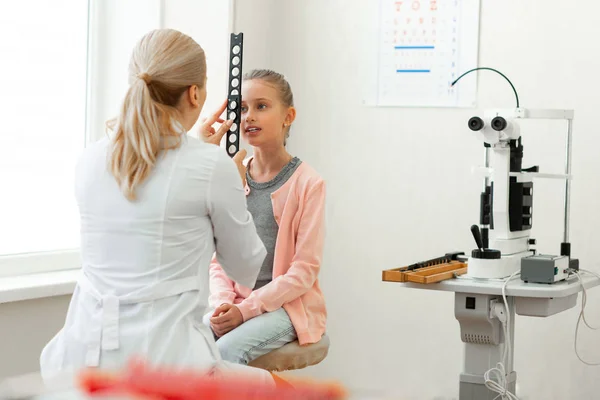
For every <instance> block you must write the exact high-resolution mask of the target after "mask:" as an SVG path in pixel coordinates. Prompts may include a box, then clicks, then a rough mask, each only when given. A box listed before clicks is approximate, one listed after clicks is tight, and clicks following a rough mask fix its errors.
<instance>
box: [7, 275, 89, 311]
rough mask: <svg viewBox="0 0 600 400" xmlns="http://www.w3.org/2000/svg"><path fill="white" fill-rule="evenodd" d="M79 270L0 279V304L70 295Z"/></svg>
mask: <svg viewBox="0 0 600 400" xmlns="http://www.w3.org/2000/svg"><path fill="white" fill-rule="evenodd" d="M80 273H81V270H80V269H71V270H66V271H52V272H45V273H36V274H29V275H21V276H11V277H2V278H0V304H2V303H9V302H14V301H23V300H32V299H41V298H44V297H53V296H64V295H68V294H72V293H73V290H74V289H75V282H76V281H77V277H78V276H79V274H80Z"/></svg>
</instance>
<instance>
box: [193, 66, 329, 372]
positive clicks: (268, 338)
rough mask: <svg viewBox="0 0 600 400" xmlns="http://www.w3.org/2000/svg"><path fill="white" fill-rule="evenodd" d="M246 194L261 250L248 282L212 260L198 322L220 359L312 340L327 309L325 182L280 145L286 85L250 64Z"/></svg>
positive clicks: (287, 116)
mask: <svg viewBox="0 0 600 400" xmlns="http://www.w3.org/2000/svg"><path fill="white" fill-rule="evenodd" d="M242 100H243V101H242V115H241V117H242V119H241V132H242V138H243V139H244V140H245V141H246V142H247V143H248V144H249V145H250V146H252V149H253V152H254V156H253V157H252V158H250V159H249V161H248V163H247V185H246V199H247V203H248V210H249V211H250V213H251V214H252V216H253V218H254V223H255V225H256V229H257V232H258V234H259V236H260V238H261V239H262V241H263V243H264V244H265V247H266V248H267V256H266V258H265V260H264V262H263V264H262V268H261V270H260V272H259V275H258V278H257V281H256V284H255V285H254V287H244V286H242V285H240V284H237V283H235V282H233V281H232V280H231V279H229V277H228V276H227V275H226V274H225V272H224V271H223V269H222V268H221V266H220V265H219V264H218V263H217V262H216V260H214V259H213V263H212V264H211V267H210V290H211V296H210V299H209V303H210V306H211V307H212V308H213V309H214V312H211V313H209V314H207V315H206V316H205V318H204V322H205V324H207V325H210V327H211V328H212V330H213V333H214V335H215V336H216V338H217V346H218V348H219V350H220V352H221V356H222V357H223V359H225V360H227V361H231V362H235V363H240V364H248V363H249V362H251V361H252V360H254V359H256V358H258V357H260V356H261V355H263V354H266V353H268V352H270V351H272V350H275V349H277V348H279V347H281V346H283V345H285V344H286V343H289V342H292V341H294V340H296V339H298V341H299V343H300V344H301V345H303V344H309V343H316V342H318V341H319V340H320V339H321V336H322V335H323V334H324V333H325V321H326V317H327V312H326V309H325V301H324V298H323V294H322V292H321V289H320V287H319V281H318V275H319V270H320V268H321V259H322V252H323V239H324V212H325V183H324V181H323V179H322V178H321V177H320V176H319V175H318V174H317V172H316V171H315V170H313V169H312V168H311V167H310V166H308V165H307V164H306V163H305V162H303V161H301V160H300V159H299V158H298V157H294V156H292V155H290V154H289V153H288V152H287V150H286V148H285V145H286V139H287V138H288V136H289V131H290V126H291V124H292V123H293V121H294V118H295V116H296V110H295V108H294V101H293V95H292V91H291V89H290V85H289V84H288V82H287V81H286V79H285V78H284V77H283V76H282V75H280V74H278V73H276V72H273V71H269V70H253V71H251V72H249V73H248V74H246V75H245V76H244V80H243V85H242Z"/></svg>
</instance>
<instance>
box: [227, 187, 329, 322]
mask: <svg viewBox="0 0 600 400" xmlns="http://www.w3.org/2000/svg"><path fill="white" fill-rule="evenodd" d="M324 238H325V183H324V181H319V182H318V183H316V184H315V185H314V186H312V187H311V188H310V189H309V191H308V193H307V195H306V199H305V204H304V209H303V211H302V215H301V217H300V224H299V228H298V235H297V238H296V251H295V254H294V257H293V258H292V263H291V265H290V268H289V270H288V271H287V272H286V273H285V274H283V275H281V276H278V277H277V278H275V279H273V280H272V281H271V282H270V283H268V284H266V285H265V286H263V287H262V288H260V289H257V290H255V291H253V292H252V294H251V295H250V296H248V298H246V299H245V300H243V301H242V302H241V303H240V304H238V308H239V310H240V312H241V314H242V316H243V319H244V321H247V320H249V319H251V318H254V317H256V316H258V315H260V314H262V313H265V312H272V311H275V310H277V309H279V308H281V306H283V305H284V304H285V303H288V302H290V301H292V300H295V299H297V298H298V297H300V296H302V295H303V294H305V293H306V292H308V291H309V290H310V289H311V288H312V287H313V285H314V284H315V281H316V280H317V277H318V275H319V270H320V269H321V260H322V255H323V241H324Z"/></svg>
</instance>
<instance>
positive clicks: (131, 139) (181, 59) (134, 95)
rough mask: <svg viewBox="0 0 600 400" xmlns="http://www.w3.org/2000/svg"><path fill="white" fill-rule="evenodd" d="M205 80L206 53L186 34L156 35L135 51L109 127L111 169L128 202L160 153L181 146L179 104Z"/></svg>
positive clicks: (162, 32)
mask: <svg viewBox="0 0 600 400" xmlns="http://www.w3.org/2000/svg"><path fill="white" fill-rule="evenodd" d="M205 81H206V58H205V56H204V50H202V47H200V45H198V43H196V42H195V41H194V40H193V39H192V38H190V37H189V36H187V35H184V34H183V33H181V32H178V31H176V30H172V29H157V30H154V31H151V32H149V33H148V34H146V35H145V36H144V37H143V38H142V39H141V40H140V41H139V42H138V43H137V45H136V46H135V48H134V49H133V54H132V55H131V59H130V62H129V85H130V86H129V89H128V90H127V94H126V95H125V99H124V100H123V105H122V107H121V111H120V113H119V116H118V117H117V118H115V119H113V120H111V121H109V122H108V123H107V127H108V128H109V129H111V130H113V131H114V132H115V135H114V138H113V148H112V153H111V155H110V161H109V169H110V172H111V174H112V175H113V176H114V177H115V179H116V180H117V182H118V184H119V186H120V188H121V191H122V192H123V194H124V195H125V197H126V198H127V199H128V200H131V201H133V200H135V199H136V189H137V187H138V186H139V185H140V184H142V183H143V182H144V181H145V180H146V179H147V178H148V176H149V175H150V172H151V171H152V168H153V167H154V165H155V163H156V159H157V157H158V154H159V153H160V151H161V150H168V149H173V148H177V147H178V146H179V145H180V143H181V141H180V140H181V138H180V132H178V131H177V130H176V128H175V127H174V125H173V123H174V122H175V121H176V119H177V117H178V116H179V112H178V110H177V109H176V105H177V104H178V102H179V99H180V98H181V96H182V95H183V93H185V92H186V91H187V90H188V88H189V87H190V86H192V85H197V86H198V88H199V89H203V88H204V85H205ZM174 120H175V121H174ZM169 143H171V144H170V145H169Z"/></svg>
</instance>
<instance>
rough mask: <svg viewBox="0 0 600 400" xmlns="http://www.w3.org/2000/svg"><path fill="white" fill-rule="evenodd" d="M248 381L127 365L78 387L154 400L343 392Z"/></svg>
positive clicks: (248, 399)
mask: <svg viewBox="0 0 600 400" xmlns="http://www.w3.org/2000/svg"><path fill="white" fill-rule="evenodd" d="M275 382H276V384H275V385H273V384H265V383H257V382H253V381H251V380H250V379H249V378H248V377H246V376H243V375H233V374H231V373H227V374H224V375H221V374H219V375H216V374H212V373H206V374H203V373H200V372H198V371H181V370H169V369H167V368H150V367H148V366H146V365H145V364H144V363H141V362H137V361H136V362H132V363H130V366H129V368H128V369H127V370H126V371H123V372H122V373H121V374H114V373H108V372H104V371H101V370H86V371H84V372H82V373H81V374H80V376H79V386H80V388H81V389H82V390H83V391H84V393H86V394H87V395H90V396H124V395H125V396H130V397H133V398H138V399H139V398H148V399H153V400H198V399H203V400H233V399H235V400H259V399H260V400H282V399H284V400H296V399H297V400H342V399H345V398H346V393H345V390H344V389H343V388H342V387H341V386H340V385H338V384H336V383H319V382H314V381H310V380H303V381H301V380H298V381H296V380H294V381H293V384H287V381H282V380H281V379H280V378H277V379H275Z"/></svg>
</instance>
